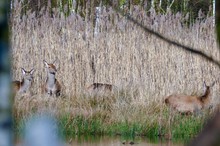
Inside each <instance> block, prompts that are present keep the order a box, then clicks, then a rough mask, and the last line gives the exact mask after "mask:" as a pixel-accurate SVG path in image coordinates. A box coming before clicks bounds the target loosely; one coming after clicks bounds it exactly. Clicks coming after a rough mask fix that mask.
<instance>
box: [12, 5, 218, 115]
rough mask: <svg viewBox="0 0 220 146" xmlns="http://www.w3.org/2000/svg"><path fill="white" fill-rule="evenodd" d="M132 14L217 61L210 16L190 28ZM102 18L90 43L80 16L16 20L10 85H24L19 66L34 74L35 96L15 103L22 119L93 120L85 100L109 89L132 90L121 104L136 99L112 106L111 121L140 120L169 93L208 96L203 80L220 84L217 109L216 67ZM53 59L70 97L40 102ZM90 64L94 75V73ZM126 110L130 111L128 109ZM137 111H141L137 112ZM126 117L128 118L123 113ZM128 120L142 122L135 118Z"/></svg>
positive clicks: (172, 19) (174, 20) (122, 22)
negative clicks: (71, 116) (98, 86)
mask: <svg viewBox="0 0 220 146" xmlns="http://www.w3.org/2000/svg"><path fill="white" fill-rule="evenodd" d="M17 14H19V13H17ZM133 15H134V18H137V19H139V20H140V21H141V23H142V24H143V25H145V26H148V27H150V28H152V29H154V30H156V31H158V32H160V33H161V34H163V35H164V36H166V37H168V38H171V39H173V40H176V41H178V42H181V43H183V44H186V45H188V46H192V47H195V48H198V49H201V50H202V51H204V52H206V53H207V54H209V55H211V56H213V57H214V58H219V51H218V49H217V46H216V43H215V42H216V41H215V35H214V28H213V25H212V17H208V18H206V19H205V20H204V21H196V22H195V23H194V24H192V25H191V26H190V27H189V28H188V27H186V26H184V24H183V23H182V22H183V21H184V20H185V19H186V18H185V17H184V16H182V15H180V14H176V15H173V14H167V15H156V14H155V13H154V12H153V11H152V12H151V14H150V15H149V16H147V15H145V14H144V12H143V11H141V10H139V9H136V10H135V11H134V13H133ZM100 19H101V20H100V23H99V26H100V32H99V33H98V34H97V35H96V36H95V37H93V32H92V29H91V24H90V23H89V22H86V21H83V20H82V19H81V18H80V17H79V16H77V15H75V14H72V15H70V16H69V17H67V18H64V17H53V18H51V17H50V16H48V15H46V14H45V15H43V16H42V17H40V18H36V17H35V16H34V14H32V13H28V14H27V16H23V17H22V19H20V16H15V15H14V16H13V15H12V17H11V22H12V23H11V26H12V27H11V42H12V62H13V63H12V64H13V66H12V72H13V79H21V71H20V68H21V67H23V68H25V69H27V70H29V69H31V68H34V69H36V72H35V73H34V76H35V80H34V81H35V82H34V86H33V90H34V93H35V94H36V95H34V96H33V97H30V98H21V99H16V101H15V103H16V104H15V106H16V110H18V111H20V112H18V113H17V114H18V115H20V114H22V112H21V111H22V110H24V111H26V112H28V111H29V110H30V109H32V108H37V109H43V108H42V107H46V108H48V107H49V108H51V110H52V111H54V112H55V113H59V114H60V113H63V111H64V112H66V111H68V112H69V111H71V112H70V113H82V114H85V115H87V114H88V115H89V114H91V113H94V111H93V110H94V109H97V108H98V107H100V106H101V103H99V104H97V105H99V106H98V107H92V106H91V105H90V104H89V105H88V103H90V101H89V99H88V98H84V95H83V94H84V93H85V87H86V86H88V85H89V84H91V83H93V82H103V83H111V84H114V85H116V86H117V87H118V89H120V90H121V89H127V90H129V93H128V94H129V95H130V96H125V97H123V98H125V99H126V98H131V99H130V100H129V103H126V102H125V103H126V104H127V105H125V106H124V108H123V105H124V102H123V101H124V100H121V102H114V104H111V106H110V107H111V108H112V109H110V110H109V111H110V112H111V113H114V112H116V113H114V114H111V116H112V117H111V118H117V119H121V117H123V116H122V115H124V116H129V113H133V112H134V111H136V113H137V114H138V113H142V115H144V114H147V113H148V114H149V113H151V112H152V113H153V112H154V114H155V113H157V110H155V111H150V109H154V108H152V107H159V106H160V107H163V106H161V103H162V101H163V99H164V97H165V96H167V95H169V94H172V93H185V94H203V92H204V91H203V89H202V85H203V81H206V82H207V84H210V83H211V82H213V81H217V86H214V88H213V90H212V97H213V101H215V102H214V103H216V101H218V102H219V98H218V95H219V91H220V90H219V86H218V84H219V80H218V79H219V77H218V75H219V74H218V71H219V69H218V68H217V67H216V66H214V65H213V64H211V63H208V62H207V61H206V60H204V59H202V58H200V57H198V56H194V55H192V54H191V53H187V52H184V51H182V50H181V49H179V48H177V47H175V46H172V45H169V44H167V43H165V42H163V41H161V40H159V39H158V38H156V37H154V36H152V35H151V34H148V33H146V32H144V31H143V30H142V29H141V28H139V27H137V26H136V25H134V24H133V23H132V22H129V21H128V20H126V19H125V18H124V17H122V16H118V15H116V14H115V12H114V11H113V10H109V11H108V12H107V11H106V10H103V12H102V14H101V17H100ZM113 23H114V24H113ZM56 58H58V60H59V68H58V73H57V78H58V80H60V81H61V82H62V85H63V87H64V88H63V89H64V96H65V98H61V99H60V98H59V99H52V98H48V97H44V96H42V95H40V86H41V84H42V83H43V82H44V81H45V79H46V71H45V67H44V64H43V59H45V60H47V61H48V62H52V61H54V60H55V59H56ZM93 62H94V68H95V69H93V70H92V67H91V64H92V63H93ZM114 98H119V99H121V96H120V94H116V93H115V94H114ZM86 99H88V100H87V101H86ZM118 101H120V100H118ZM154 103H157V104H156V106H155V105H154ZM26 105H27V106H26ZM87 105H88V106H87ZM129 105H132V106H131V107H130V109H129ZM152 105H153V106H152ZM35 106H36V107H35ZM133 107H134V108H136V107H142V109H135V110H134V109H132V108H133ZM100 109H101V110H103V109H102V108H100ZM90 110H91V111H90ZM101 110H100V111H101ZM78 111H79V112H78ZM107 111H108V110H107ZM113 111H114V112H113ZM127 111H129V112H128V114H124V113H126V112H127ZM140 111H141V112H140ZM130 116H134V117H132V119H136V118H137V117H135V116H137V115H135V114H134V115H130ZM142 117H143V116H142ZM139 118H140V116H139Z"/></svg>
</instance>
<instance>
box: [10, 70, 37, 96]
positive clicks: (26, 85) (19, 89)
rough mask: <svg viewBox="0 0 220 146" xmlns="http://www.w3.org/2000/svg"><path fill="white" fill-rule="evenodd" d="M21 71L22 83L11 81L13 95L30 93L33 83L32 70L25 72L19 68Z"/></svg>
mask: <svg viewBox="0 0 220 146" xmlns="http://www.w3.org/2000/svg"><path fill="white" fill-rule="evenodd" d="M21 71H22V81H21V82H20V81H13V82H12V85H13V88H14V92H15V93H21V94H23V93H28V92H29V93H31V92H30V87H31V86H32V83H33V73H34V69H32V70H31V71H26V70H25V69H23V68H21Z"/></svg>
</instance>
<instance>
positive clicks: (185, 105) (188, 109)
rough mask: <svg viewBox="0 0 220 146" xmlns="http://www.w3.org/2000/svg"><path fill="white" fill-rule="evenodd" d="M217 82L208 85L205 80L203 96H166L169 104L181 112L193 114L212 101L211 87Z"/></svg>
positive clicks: (166, 101)
mask: <svg viewBox="0 0 220 146" xmlns="http://www.w3.org/2000/svg"><path fill="white" fill-rule="evenodd" d="M214 84H215V82H214V83H212V84H211V85H210V86H207V85H206V83H205V82H204V87H205V88H206V89H205V94H204V95H202V96H187V95H170V96H168V97H167V98H165V103H166V105H167V106H170V107H171V108H173V109H175V110H177V111H178V112H180V113H186V114H192V113H196V112H198V111H201V110H202V109H203V108H204V107H205V106H207V105H209V103H210V97H209V96H210V88H211V87H212V86H214Z"/></svg>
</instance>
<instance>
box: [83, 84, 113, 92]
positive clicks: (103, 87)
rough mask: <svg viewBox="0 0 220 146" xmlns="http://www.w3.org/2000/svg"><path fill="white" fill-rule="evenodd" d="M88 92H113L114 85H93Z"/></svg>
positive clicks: (88, 88)
mask: <svg viewBox="0 0 220 146" xmlns="http://www.w3.org/2000/svg"><path fill="white" fill-rule="evenodd" d="M87 90H88V91H90V92H93V91H95V92H97V91H103V92H112V90H113V85H112V84H105V83H93V84H91V85H90V86H88V87H87Z"/></svg>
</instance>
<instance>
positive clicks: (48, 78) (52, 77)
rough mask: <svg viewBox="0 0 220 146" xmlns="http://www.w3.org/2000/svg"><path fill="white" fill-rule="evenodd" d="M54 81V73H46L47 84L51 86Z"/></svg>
mask: <svg viewBox="0 0 220 146" xmlns="http://www.w3.org/2000/svg"><path fill="white" fill-rule="evenodd" d="M55 82H56V78H55V74H52V73H48V76H47V85H48V86H53V85H54V84H55Z"/></svg>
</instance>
